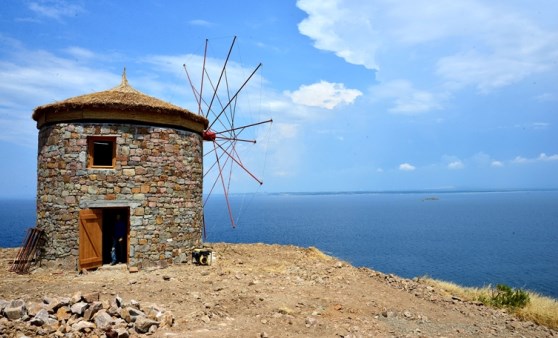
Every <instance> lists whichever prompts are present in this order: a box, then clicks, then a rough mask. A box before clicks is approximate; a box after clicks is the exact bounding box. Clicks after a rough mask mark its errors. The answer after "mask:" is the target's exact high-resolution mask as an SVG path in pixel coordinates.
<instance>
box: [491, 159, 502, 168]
mask: <svg viewBox="0 0 558 338" xmlns="http://www.w3.org/2000/svg"><path fill="white" fill-rule="evenodd" d="M490 166H491V167H494V168H501V167H503V166H504V163H502V162H500V161H496V160H494V161H492V162H491V163H490Z"/></svg>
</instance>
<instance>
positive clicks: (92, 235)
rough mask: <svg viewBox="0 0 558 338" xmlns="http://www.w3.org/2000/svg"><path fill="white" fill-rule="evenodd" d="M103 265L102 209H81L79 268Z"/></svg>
mask: <svg viewBox="0 0 558 338" xmlns="http://www.w3.org/2000/svg"><path fill="white" fill-rule="evenodd" d="M101 265H103V211H102V210H100V209H83V210H80V212H79V269H80V270H81V269H92V268H96V267H99V266H101Z"/></svg>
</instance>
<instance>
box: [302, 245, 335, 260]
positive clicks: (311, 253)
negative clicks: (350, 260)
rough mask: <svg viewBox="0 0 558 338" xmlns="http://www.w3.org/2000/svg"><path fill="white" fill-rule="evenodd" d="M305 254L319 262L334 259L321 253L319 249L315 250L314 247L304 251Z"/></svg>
mask: <svg viewBox="0 0 558 338" xmlns="http://www.w3.org/2000/svg"><path fill="white" fill-rule="evenodd" d="M306 254H307V255H309V256H312V257H316V258H319V259H321V260H333V259H334V258H333V257H331V256H330V255H328V254H325V253H324V252H323V251H321V250H320V249H318V248H316V247H313V246H311V247H309V248H308V249H306Z"/></svg>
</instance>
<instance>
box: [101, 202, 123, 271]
mask: <svg viewBox="0 0 558 338" xmlns="http://www.w3.org/2000/svg"><path fill="white" fill-rule="evenodd" d="M102 210H103V264H110V263H111V262H112V247H113V240H114V238H115V234H116V232H118V231H119V230H117V228H116V223H117V222H119V221H120V222H123V223H124V230H123V231H124V236H122V242H118V243H117V244H116V248H115V249H116V256H117V259H118V262H119V263H125V264H127V263H128V234H129V233H130V232H129V223H130V222H129V219H130V208H103V209H102ZM118 218H120V219H118ZM120 231H122V230H120Z"/></svg>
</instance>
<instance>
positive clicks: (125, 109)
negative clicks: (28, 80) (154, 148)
mask: <svg viewBox="0 0 558 338" xmlns="http://www.w3.org/2000/svg"><path fill="white" fill-rule="evenodd" d="M33 120H35V121H37V128H41V127H42V126H43V125H45V124H51V123H57V122H70V121H82V120H102V121H104V122H115V121H129V122H142V123H146V124H155V125H170V126H175V127H181V128H186V129H191V130H194V131H197V132H202V131H203V129H204V128H207V125H208V121H207V119H205V118H204V117H203V116H200V115H197V114H194V113H192V112H190V111H188V110H186V109H184V108H181V107H178V106H175V105H173V104H171V103H168V102H165V101H162V100H159V99H157V98H155V97H152V96H149V95H146V94H143V93H142V92H140V91H138V90H136V89H134V88H132V86H130V85H129V84H128V80H127V79H126V70H124V72H123V74H122V83H120V85H118V86H116V87H114V88H112V89H109V90H105V91H101V92H96V93H92V94H87V95H80V96H76V97H72V98H69V99H66V100H63V101H59V102H55V103H51V104H46V105H43V106H39V107H37V108H35V111H34V112H33Z"/></svg>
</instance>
